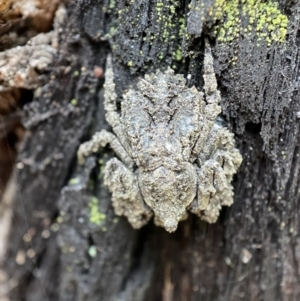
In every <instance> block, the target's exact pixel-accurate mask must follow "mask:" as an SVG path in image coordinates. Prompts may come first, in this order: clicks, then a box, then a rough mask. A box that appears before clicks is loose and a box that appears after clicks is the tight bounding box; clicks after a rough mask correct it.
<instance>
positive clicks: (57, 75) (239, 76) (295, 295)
mask: <svg viewBox="0 0 300 301" xmlns="http://www.w3.org/2000/svg"><path fill="white" fill-rule="evenodd" d="M112 2H113V1H111V2H110V3H108V1H105V0H103V1H96V0H91V1H83V0H82V1H78V3H77V5H71V4H70V5H69V7H68V13H69V19H68V23H67V24H66V27H65V29H64V31H63V33H62V40H61V46H60V52H59V57H58V59H57V63H56V65H55V66H54V69H53V74H52V77H51V79H49V82H48V84H47V85H46V86H44V87H43V91H42V94H41V96H40V97H36V98H34V100H33V102H31V103H30V104H28V105H27V108H26V112H27V116H28V117H27V119H26V122H27V123H28V124H29V132H28V137H27V140H26V143H25V146H24V149H23V151H22V153H21V155H20V159H19V161H20V162H22V163H23V166H24V167H23V168H22V169H21V170H19V174H18V176H19V178H18V183H17V184H18V185H17V187H18V189H17V192H18V193H17V194H16V198H15V202H14V208H13V212H14V225H13V227H12V230H11V235H10V242H9V250H8V254H7V261H6V263H5V269H6V270H7V271H8V273H9V276H10V277H11V279H12V280H13V281H12V280H11V283H13V285H12V288H11V290H10V297H11V300H13V301H21V300H26V301H38V300H51V301H57V300H61V301H69V300H78V301H79V300H88V301H93V300H103V301H113V300H122V301H123V300H124V301H127V300H128V301H134V300H136V301H142V300H145V301H146V300H147V301H149V300H151V301H152V300H153V301H154V300H162V301H179V300H180V301H187V300H195V301H196V300H197V301H198V300H209V301H214V300H222V301H235V300H249V301H250V300H251V301H252V300H253V301H259V300H263V301H277V300H278V301H290V300H299V299H300V289H299V283H300V268H299V266H300V262H299V260H300V235H299V229H300V228H299V227H300V225H299V214H300V212H299V184H300V183H299V168H300V162H299V160H300V159H299V146H300V141H299V137H300V133H299V119H297V112H298V111H300V97H299V76H300V75H299V55H300V53H299V46H300V25H299V20H300V4H299V3H298V1H288V0H286V1H284V0H281V1H280V9H281V10H282V11H283V12H284V13H285V14H286V15H287V16H288V18H289V20H290V23H289V28H288V30H289V31H288V35H287V37H286V38H287V42H286V44H273V45H271V46H270V47H267V46H266V45H264V46H261V47H256V46H255V45H256V44H255V43H254V42H253V41H251V40H249V39H247V38H243V37H240V39H239V40H238V41H237V42H235V44H234V45H231V46H228V47H225V46H224V45H223V46H222V45H221V44H220V43H215V39H214V37H213V35H212V34H211V31H210V30H211V29H210V25H209V22H207V24H200V23H199V24H198V25H197V26H194V27H193V26H192V25H191V24H192V23H191V22H192V21H191V20H192V18H196V17H195V15H196V13H195V14H194V15H193V14H191V15H190V19H188V17H187V15H186V14H187V11H188V8H187V5H188V3H185V2H184V1H182V2H181V4H180V6H179V7H178V8H176V14H175V15H173V16H172V18H173V19H171V20H169V21H170V22H179V19H180V18H181V17H182V16H184V17H185V18H186V19H187V20H188V22H190V23H188V30H190V31H191V32H190V33H193V37H192V38H191V39H190V40H189V41H188V45H186V48H187V51H188V53H189V54H191V51H193V55H192V56H191V58H190V59H187V60H186V62H185V63H181V62H177V61H175V64H176V65H177V67H178V72H181V73H185V74H191V78H190V80H189V82H188V84H189V85H193V84H194V85H196V86H197V87H198V88H201V87H202V78H201V63H202V58H203V49H204V43H203V42H204V39H203V38H204V36H205V37H208V38H210V40H211V43H212V44H213V53H214V57H215V69H216V72H217V75H218V82H219V88H220V89H221V92H222V97H223V101H222V104H221V105H222V109H223V115H224V118H225V119H227V120H228V126H229V127H230V128H231V129H232V130H233V131H234V132H235V133H236V139H237V144H238V147H239V149H240V151H241V153H242V155H243V158H244V161H243V164H242V167H241V168H240V171H239V173H238V174H237V175H236V177H235V180H234V187H235V203H234V205H233V206H232V207H231V208H228V209H226V210H223V211H222V214H221V217H220V219H219V220H218V222H217V223H216V224H214V225H208V224H206V223H204V222H201V221H199V220H198V219H197V217H195V216H190V217H189V219H188V220H187V221H185V222H182V223H181V224H180V226H179V228H178V230H177V231H176V232H175V233H174V234H168V233H167V232H166V231H165V230H163V229H161V228H158V227H156V226H154V225H153V223H151V224H150V225H147V226H145V227H144V228H143V229H141V230H139V231H136V230H133V229H132V228H131V227H130V226H129V224H128V222H127V221H126V220H125V219H124V218H116V217H115V216H114V213H113V210H112V207H111V203H110V197H109V194H108V192H107V190H106V189H105V187H103V184H102V182H101V166H99V165H98V164H96V163H97V161H98V160H96V158H90V159H89V160H88V161H87V163H86V165H85V167H84V168H78V167H76V150H77V148H78V146H79V144H80V142H82V141H84V140H86V139H88V138H89V137H90V135H91V133H92V132H93V131H95V130H99V129H101V128H103V127H107V124H106V123H105V121H104V112H103V106H102V101H103V91H102V84H103V80H99V79H97V78H96V77H95V76H94V71H93V70H94V67H95V66H100V67H103V68H104V62H105V57H106V55H107V53H108V52H109V51H110V46H111V47H112V48H113V50H114V57H115V59H116V61H115V74H116V84H117V93H118V95H119V96H120V95H121V94H122V92H123V91H124V90H126V89H127V88H128V86H129V85H130V84H131V83H132V82H134V80H135V79H136V78H138V76H140V75H143V74H144V72H145V71H151V70H155V69H156V68H158V67H161V68H162V67H165V66H167V65H170V64H171V62H174V57H173V53H174V51H176V49H177V48H178V47H179V46H180V45H179V43H181V42H182V40H180V39H179V36H180V32H179V31H180V28H179V27H174V28H173V29H171V31H173V32H172V34H174V35H175V36H176V39H175V40H174V41H173V42H170V43H169V44H166V43H164V41H163V39H162V38H161V35H157V33H158V32H159V30H160V29H161V28H162V27H161V26H162V25H161V23H160V21H159V18H158V16H157V15H156V13H155V12H154V11H155V7H156V5H157V2H156V1H148V0H136V1H135V2H134V3H133V4H131V3H130V2H129V1H125V0H122V1H117V2H116V3H115V2H113V3H114V5H111V4H112ZM162 2H163V4H164V5H165V6H167V5H171V4H172V3H171V2H174V1H162ZM169 2H170V3H169ZM200 2H201V1H200ZM202 2H203V3H204V4H205V5H206V6H209V5H211V4H212V3H214V1H213V0H210V1H208V0H207V1H202ZM114 6H117V7H114ZM103 7H107V10H106V11H105V10H104V9H103ZM109 7H111V8H109ZM123 9H125V12H126V14H125V15H124V16H123V18H120V19H117V14H116V11H118V10H123ZM116 23H119V24H117V25H118V28H119V30H118V31H117V33H114V32H113V33H112V31H113V30H112V29H111V28H113V27H114V26H116ZM109 32H110V33H109ZM152 34H153V36H154V38H153V40H152V44H151V38H150V40H149V39H148V37H149V36H151V35H152ZM145 37H146V38H145ZM144 38H145V39H144ZM234 51H236V52H234ZM233 53H234V54H237V56H238V59H237V61H236V64H235V65H234V66H232V65H231V64H230V63H229V62H228V57H232V55H233ZM172 64H173V63H172ZM72 99H76V100H77V103H76V105H75V106H74V105H72V104H71V103H70V101H71V100H72ZM49 112H51V114H49V116H48V117H47V118H42V117H39V116H47V115H43V114H44V113H49ZM110 155H111V152H110V151H109V149H106V150H105V151H104V152H102V153H101V154H100V157H101V158H102V160H103V161H104V162H105V161H106V160H107V159H108V158H109V156H110ZM98 159H99V158H98ZM70 180H71V181H70ZM68 183H69V184H68ZM92 196H94V197H96V198H97V199H98V202H99V203H98V210H99V211H100V212H102V214H104V215H105V218H104V215H103V222H102V223H101V224H100V225H96V224H94V223H92V222H91V221H90V210H91V197H92ZM94 200H95V199H94ZM28 229H29V232H30V231H31V233H33V232H35V235H33V239H32V241H31V242H30V243H25V242H24V239H23V236H24V234H26V233H27V231H28ZM45 230H49V231H50V233H51V235H50V237H49V238H43V236H44V237H47V235H45V233H46V234H47V232H43V231H45ZM57 230H58V231H57ZM43 233H44V234H43ZM42 234H43V235H42ZM28 249H33V250H34V251H35V256H34V257H33V258H32V259H30V258H27V260H26V263H25V264H24V265H18V264H17V263H16V260H15V259H16V256H17V254H18V253H20V250H24V251H25V252H26V251H27V250H28ZM95 249H96V250H95ZM29 254H30V253H29Z"/></svg>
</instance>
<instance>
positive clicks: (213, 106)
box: [193, 41, 221, 154]
mask: <svg viewBox="0 0 300 301" xmlns="http://www.w3.org/2000/svg"><path fill="white" fill-rule="evenodd" d="M203 68H204V73H203V78H204V92H205V100H206V106H205V108H204V112H203V116H204V120H203V122H202V128H201V135H200V136H199V138H198V141H197V142H196V144H195V147H194V150H193V153H194V154H199V153H200V151H201V149H202V147H203V145H205V144H206V140H207V139H208V137H209V135H210V131H211V128H212V127H213V126H214V123H215V120H216V118H217V117H218V115H219V114H220V113H221V107H220V105H219V103H220V100H221V95H220V91H219V90H218V85H217V79H216V75H215V72H214V66H213V57H212V53H211V48H210V46H209V42H208V41H206V47H205V54H204V66H203Z"/></svg>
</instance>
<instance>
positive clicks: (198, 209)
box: [190, 124, 242, 223]
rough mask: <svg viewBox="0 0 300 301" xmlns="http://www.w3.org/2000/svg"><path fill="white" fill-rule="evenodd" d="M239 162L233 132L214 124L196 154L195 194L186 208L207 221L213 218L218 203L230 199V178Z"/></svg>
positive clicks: (222, 204) (230, 201)
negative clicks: (193, 199)
mask: <svg viewBox="0 0 300 301" xmlns="http://www.w3.org/2000/svg"><path fill="white" fill-rule="evenodd" d="M241 162H242V157H241V155H240V153H239V151H238V150H237V149H236V148H235V147H234V137H233V134H232V133H230V132H229V131H228V130H227V129H226V128H224V127H222V126H220V125H218V124H215V125H214V126H213V127H212V130H211V132H210V136H209V138H208V139H207V141H206V144H205V146H204V147H203V148H202V150H201V152H200V154H199V157H198V161H197V163H198V165H199V167H197V168H196V170H197V175H198V191H197V192H198V195H197V199H196V200H195V201H194V202H193V203H192V205H191V207H190V210H191V211H192V212H193V213H195V214H197V215H199V216H200V217H201V219H204V220H206V221H207V222H210V223H213V222H215V221H216V220H217V218H218V216H219V211H220V209H221V206H230V205H231V204H232V203H233V187H232V185H231V181H232V177H233V175H234V174H235V173H236V171H237V170H238V168H239V166H240V164H241Z"/></svg>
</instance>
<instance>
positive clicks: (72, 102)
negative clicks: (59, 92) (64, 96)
mask: <svg viewBox="0 0 300 301" xmlns="http://www.w3.org/2000/svg"><path fill="white" fill-rule="evenodd" d="M77 102H78V101H77V99H76V98H73V99H72V100H71V105H72V106H76V105H77Z"/></svg>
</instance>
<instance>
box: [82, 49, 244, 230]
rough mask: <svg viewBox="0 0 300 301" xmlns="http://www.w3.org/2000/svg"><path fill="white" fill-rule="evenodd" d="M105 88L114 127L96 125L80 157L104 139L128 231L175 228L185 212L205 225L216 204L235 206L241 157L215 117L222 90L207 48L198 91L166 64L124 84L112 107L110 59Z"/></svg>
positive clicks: (108, 172)
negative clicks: (112, 154) (124, 90)
mask: <svg viewBox="0 0 300 301" xmlns="http://www.w3.org/2000/svg"><path fill="white" fill-rule="evenodd" d="M106 69H107V70H106V76H105V85H104V89H105V91H104V107H105V110H106V116H105V117H106V120H107V122H108V123H109V125H110V126H111V127H112V130H113V132H114V133H115V135H114V134H113V133H111V132H108V131H106V130H102V131H100V132H97V133H95V134H94V135H93V137H92V139H91V140H90V141H88V142H85V143H83V144H82V145H81V146H80V148H79V150H78V160H79V162H80V163H83V162H84V160H85V158H86V157H87V156H89V155H90V154H91V153H95V152H97V151H98V150H99V148H101V147H105V146H106V145H107V144H110V146H111V148H112V149H113V150H114V151H115V153H116V155H117V156H118V157H119V158H120V159H121V161H120V160H118V159H117V158H112V159H110V160H109V161H108V162H107V164H106V167H105V172H104V183H105V185H106V186H107V187H108V188H109V190H110V192H111V193H112V204H113V207H114V210H115V213H116V214H117V215H124V216H126V217H127V219H128V221H129V222H130V224H131V225H132V226H133V228H140V227H142V226H143V225H145V224H146V223H147V222H148V221H149V220H150V218H151V217H152V215H153V213H154V216H155V218H154V221H155V223H156V224H157V225H159V226H163V227H164V228H165V229H166V230H167V231H169V232H173V231H175V230H176V228H177V225H178V222H179V221H180V220H182V219H184V218H185V217H186V215H187V210H189V211H191V212H192V213H194V214H197V215H198V216H199V217H200V218H201V219H202V220H205V221H207V222H209V223H214V222H216V220H217V218H218V216H219V212H220V209H221V206H222V205H226V206H230V205H231V204H232V203H233V187H232V185H231V181H232V177H233V175H234V174H235V173H236V171H237V169H238V168H239V166H240V164H241V162H242V157H241V155H240V153H239V151H238V149H236V148H235V141H234V135H233V134H232V133H230V132H229V130H228V129H226V128H224V127H223V126H221V125H220V124H218V123H217V122H216V119H217V117H218V115H219V114H220V112H221V107H220V106H219V102H220V99H221V97H220V92H219V91H218V89H217V81H216V77H215V73H214V69H213V58H212V54H211V50H210V47H209V46H207V47H206V50H205V57H204V74H203V77H204V92H205V94H204V93H203V92H200V91H198V90H197V89H196V88H195V87H192V88H188V87H186V85H185V79H184V77H183V75H180V74H177V75H176V74H174V71H173V70H172V69H170V68H169V69H167V71H165V72H161V71H157V72H156V73H155V74H150V75H146V76H145V79H140V80H139V82H138V83H137V89H136V90H135V89H133V88H131V89H129V91H128V92H127V93H125V94H124V95H123V99H122V101H121V114H119V113H118V112H117V106H116V98H117V95H116V93H115V84H114V74H113V71H112V63H111V58H108V61H107V66H106Z"/></svg>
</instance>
